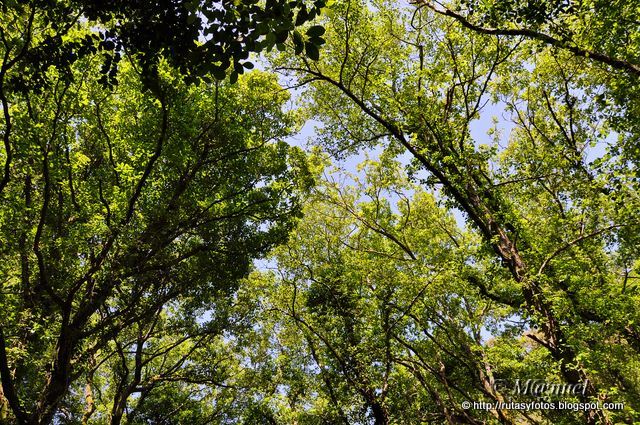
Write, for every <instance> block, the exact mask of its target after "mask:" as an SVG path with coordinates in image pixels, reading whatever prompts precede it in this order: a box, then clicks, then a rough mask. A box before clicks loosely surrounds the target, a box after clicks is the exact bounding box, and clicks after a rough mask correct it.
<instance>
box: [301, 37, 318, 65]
mask: <svg viewBox="0 0 640 425" xmlns="http://www.w3.org/2000/svg"><path fill="white" fill-rule="evenodd" d="M304 48H305V51H306V53H307V57H308V58H309V59H311V60H314V61H317V60H318V59H320V51H319V50H318V46H316V45H315V44H313V43H309V42H306V43H304Z"/></svg>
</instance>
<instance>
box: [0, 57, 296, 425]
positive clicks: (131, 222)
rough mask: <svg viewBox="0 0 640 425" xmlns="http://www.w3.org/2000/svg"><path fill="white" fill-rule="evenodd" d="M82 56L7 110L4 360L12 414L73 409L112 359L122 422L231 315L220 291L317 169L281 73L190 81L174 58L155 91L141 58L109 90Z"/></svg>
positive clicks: (41, 420) (278, 228) (115, 409)
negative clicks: (131, 401)
mask: <svg viewBox="0 0 640 425" xmlns="http://www.w3.org/2000/svg"><path fill="white" fill-rule="evenodd" d="M72 69H73V71H74V75H73V77H74V78H73V82H71V81H69V80H68V79H66V78H63V77H60V76H59V75H57V74H56V73H55V72H54V71H50V74H49V75H48V79H49V80H50V81H51V84H52V89H51V90H48V91H44V92H42V93H41V94H33V93H27V94H24V95H22V96H17V95H16V96H14V97H13V101H12V103H11V104H10V106H9V109H8V110H6V111H5V113H7V114H10V116H11V118H12V126H13V129H12V133H11V134H10V139H9V140H10V143H11V146H12V148H13V159H12V161H11V164H10V172H11V176H12V178H11V179H10V180H9V181H8V183H7V184H6V185H5V187H4V188H3V192H2V196H3V203H2V214H1V224H0V226H1V228H2V246H3V250H2V264H3V265H2V267H1V274H2V281H3V296H2V309H3V311H4V312H5V315H4V317H3V321H2V329H1V330H2V332H1V334H0V336H1V338H0V339H1V341H0V343H1V344H0V353H1V355H0V367H1V369H0V372H1V374H2V388H3V395H4V397H5V398H6V399H7V401H8V404H9V406H10V407H11V411H12V414H13V417H14V419H15V420H16V422H17V423H30V424H45V423H49V422H50V421H51V420H52V418H54V416H56V415H58V414H59V415H65V414H66V412H64V411H59V409H60V407H61V406H64V405H65V404H66V403H70V402H71V401H72V400H73V399H74V397H76V394H77V393H75V392H72V393H69V389H70V388H71V387H72V386H74V387H75V386H77V385H79V383H80V382H81V381H86V382H87V386H88V387H89V388H91V387H92V385H93V383H92V381H91V380H92V376H94V377H95V376H99V375H100V373H102V372H100V370H101V369H99V367H101V366H103V365H104V364H111V365H112V366H113V367H114V372H115V377H114V379H113V380H111V383H110V384H108V385H109V386H110V387H109V388H110V389H109V391H111V394H112V397H113V406H112V409H111V413H110V417H111V421H112V423H119V417H121V416H122V413H123V406H124V405H126V401H127V399H128V397H130V396H131V395H132V394H139V393H141V392H142V393H143V394H145V392H149V391H150V390H151V389H152V388H153V386H154V385H156V386H157V385H160V384H161V383H162V382H165V381H166V382H172V381H180V378H181V377H182V376H183V375H182V374H181V372H182V371H178V370H177V369H179V366H180V364H181V363H184V362H185V360H186V359H187V358H188V357H189V356H190V355H191V353H192V352H195V351H197V349H198V347H200V346H202V345H203V344H204V343H206V342H208V341H210V340H211V339H213V338H215V337H216V336H217V335H220V334H221V332H222V331H223V330H224V328H225V325H224V323H225V318H224V316H225V315H224V308H222V307H220V308H218V307H215V306H217V305H218V304H220V305H221V306H224V305H225V303H226V302H227V301H225V300H226V299H228V297H231V296H232V294H233V293H234V291H235V289H236V288H237V281H238V279H239V278H240V277H242V276H243V275H244V274H245V273H246V272H247V270H248V268H249V266H250V264H251V260H252V259H253V258H256V257H257V256H260V255H262V254H264V253H265V252H266V250H267V249H268V248H269V247H270V246H272V245H273V244H274V243H276V242H279V241H282V240H283V238H284V237H285V236H286V233H287V231H288V229H289V228H290V224H291V221H290V220H291V218H292V217H294V216H295V215H296V214H297V212H296V211H297V206H296V204H297V201H296V191H297V190H298V188H299V187H303V186H304V185H306V184H308V182H307V180H306V177H305V165H304V157H303V155H302V154H301V153H300V152H299V151H298V150H296V149H292V148H289V147H288V145H286V144H285V143H284V142H283V141H282V138H283V137H286V136H287V135H288V134H289V132H290V130H291V128H292V127H293V126H294V125H295V123H294V121H293V117H292V116H291V114H288V113H285V112H283V111H282V104H283V102H284V101H285V100H286V98H287V95H286V93H285V92H282V91H280V90H279V87H278V86H277V84H276V82H275V81H274V78H273V77H270V76H267V75H265V74H262V73H254V74H252V75H251V76H250V77H248V78H246V79H244V80H241V81H240V83H239V84H237V85H234V86H229V85H227V84H222V83H215V84H208V85H201V86H199V87H195V86H193V85H187V84H185V83H183V82H182V81H181V79H180V76H179V75H178V74H177V73H176V72H175V71H173V70H172V69H171V68H169V67H167V66H163V67H161V68H160V75H159V78H158V80H157V81H156V86H157V90H156V91H155V93H151V92H149V91H145V90H144V89H143V87H142V85H141V83H140V79H139V76H138V74H136V72H135V71H134V65H133V64H124V65H121V70H120V76H121V77H120V79H121V81H120V84H119V85H118V87H117V89H115V90H113V91H110V90H108V89H105V88H103V87H102V86H101V85H100V84H99V83H98V82H97V81H96V79H97V78H96V74H97V73H96V63H95V61H94V60H81V61H78V62H76V64H74V66H73V68H72ZM6 134H7V133H5V136H6ZM299 185H302V186H299ZM207 309H213V312H212V314H211V320H210V322H209V321H206V320H204V321H203V319H202V318H201V314H202V313H203V312H204V311H205V310H207ZM219 315H220V316H219ZM158 332H159V333H160V335H166V333H169V332H175V333H178V332H179V333H180V334H181V335H182V336H180V337H178V336H177V335H176V338H177V339H174V340H172V339H171V337H170V336H164V337H163V338H160V339H159V340H158V338H159V336H158V335H159V334H158ZM152 347H157V349H155V350H154V349H153V348H152ZM159 356H162V357H163V358H162V362H161V363H162V364H161V365H159V364H158V362H157V361H155V360H156V359H157V358H158V357H159ZM105 362H109V363H105ZM171 362H173V364H172V363H171ZM174 364H175V365H176V366H174ZM96 368H98V369H96ZM96 370H97V375H96ZM153 373H155V375H153V376H152V374H153ZM96 379H97V378H96ZM185 379H187V378H185ZM94 390H95V387H94ZM63 410H64V409H63ZM70 414H72V416H73V411H71V413H70ZM87 415H88V416H90V413H87ZM80 416H82V413H80Z"/></svg>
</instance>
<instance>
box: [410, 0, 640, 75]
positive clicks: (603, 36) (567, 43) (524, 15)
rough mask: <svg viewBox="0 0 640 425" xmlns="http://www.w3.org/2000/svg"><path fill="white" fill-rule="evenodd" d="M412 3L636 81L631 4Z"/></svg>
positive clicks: (540, 1) (639, 69)
mask: <svg viewBox="0 0 640 425" xmlns="http://www.w3.org/2000/svg"><path fill="white" fill-rule="evenodd" d="M412 3H413V4H415V5H416V6H417V7H418V8H422V7H426V8H429V9H431V10H433V11H434V12H436V13H438V14H441V15H444V16H448V17H451V18H453V19H455V20H456V21H458V22H459V23H460V24H461V25H463V26H464V27H465V28H468V29H470V30H472V31H476V32H478V33H482V34H493V35H503V36H509V37H526V38H529V39H532V40H535V41H537V42H541V43H543V44H547V45H550V46H554V47H557V48H560V49H566V50H568V51H569V52H571V53H572V54H574V55H576V56H580V57H584V58H589V59H591V60H593V61H595V62H600V63H602V64H604V65H606V66H608V67H611V68H613V69H618V70H621V71H624V72H627V73H629V74H631V75H633V76H635V77H638V76H640V64H639V60H640V56H639V53H640V52H638V49H637V44H636V43H635V42H634V41H635V40H637V37H638V31H637V27H638V25H637V24H638V22H637V20H636V15H637V11H636V9H635V8H636V5H635V4H634V3H633V2H617V3H611V2H605V1H562V2H557V1H546V0H538V1H532V2H526V3H523V2H517V1H488V2H485V1H483V2H480V1H476V0H471V1H461V2H451V3H448V2H440V1H428V0H426V1H425V0H417V1H414V2H412Z"/></svg>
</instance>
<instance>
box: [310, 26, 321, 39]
mask: <svg viewBox="0 0 640 425" xmlns="http://www.w3.org/2000/svg"><path fill="white" fill-rule="evenodd" d="M324 33H325V29H324V27H323V26H322V25H314V26H312V27H311V28H309V29H308V30H307V35H308V36H309V37H320V36H321V35H323V34H324Z"/></svg>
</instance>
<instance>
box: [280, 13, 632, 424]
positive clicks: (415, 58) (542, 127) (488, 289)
mask: <svg viewBox="0 0 640 425" xmlns="http://www.w3.org/2000/svg"><path fill="white" fill-rule="evenodd" d="M332 13H333V14H334V17H333V18H332V19H331V20H329V21H327V25H326V28H327V34H326V38H327V48H326V51H325V52H326V54H325V55H324V56H323V59H322V60H321V61H319V62H317V63H314V62H310V61H306V60H304V59H302V60H295V59H291V58H285V59H281V60H280V61H279V62H276V66H277V67H278V68H279V69H280V70H283V71H289V72H293V73H295V75H297V76H298V78H299V80H300V84H308V87H309V91H308V92H307V93H308V95H309V96H310V97H311V99H312V100H313V103H312V106H311V107H310V111H311V112H310V113H312V114H313V116H314V117H316V119H319V120H321V121H322V122H323V124H324V127H323V129H322V131H323V133H324V135H325V137H323V138H322V139H321V140H322V142H323V143H324V144H325V146H327V147H328V148H329V149H331V150H332V151H333V152H340V153H343V154H344V153H345V152H354V151H358V150H359V149H362V148H364V147H367V146H372V145H376V144H379V143H383V146H385V147H386V149H387V150H388V151H389V152H395V153H401V152H406V153H408V154H410V155H411V157H412V158H413V165H412V167H413V170H414V171H416V172H418V171H422V172H426V173H427V177H426V178H425V179H423V183H425V184H426V185H427V187H438V188H439V190H440V193H441V194H442V195H444V197H445V199H447V200H448V202H450V203H451V205H452V206H456V207H457V208H459V209H461V210H462V211H464V212H465V213H466V216H467V218H468V221H469V223H470V224H472V225H473V227H474V228H475V229H476V231H477V232H478V234H479V235H481V236H482V238H483V239H484V241H485V255H493V256H495V257H494V258H495V260H494V261H497V262H498V263H499V264H501V265H502V266H503V267H504V269H505V271H508V273H509V275H510V277H506V276H505V277H504V279H503V280H502V282H499V283H498V284H497V285H492V286H488V285H486V282H483V281H482V279H479V278H478V274H470V275H468V278H469V279H470V283H471V284H473V285H474V286H475V287H476V288H477V290H478V291H479V292H480V293H481V294H482V295H483V296H484V297H485V298H486V299H488V300H492V301H494V302H497V303H499V304H500V305H502V306H506V307H509V308H511V309H512V311H513V312H514V314H516V315H517V316H519V317H524V318H526V321H527V324H528V326H531V327H532V328H534V329H536V330H537V331H536V333H527V337H528V338H529V339H531V340H532V341H534V342H535V343H536V344H539V345H540V346H541V347H544V349H545V350H547V351H548V353H549V355H550V356H551V358H552V359H553V362H554V364H555V366H554V367H555V368H557V370H558V373H559V376H560V377H561V378H562V379H563V380H565V381H566V382H570V383H577V382H584V381H585V380H587V379H588V380H589V382H590V383H591V386H590V388H589V391H588V393H589V394H590V396H591V397H596V395H597V393H600V394H605V395H601V397H619V392H618V391H617V390H612V391H610V392H609V391H606V390H604V389H603V388H620V386H623V387H624V388H625V389H627V388H631V387H633V385H634V384H632V383H630V382H626V383H624V384H622V383H620V381H618V378H616V376H618V377H619V376H621V375H624V373H626V372H629V371H630V369H628V364H629V363H628V362H629V359H633V360H632V361H631V363H632V364H637V363H636V362H637V359H638V341H640V340H639V339H638V335H639V333H638V330H637V328H636V325H635V323H637V317H636V315H637V313H636V309H635V307H634V305H635V304H636V303H637V298H636V295H634V294H631V293H629V292H628V290H626V289H624V290H621V289H620V288H626V287H627V284H628V277H629V276H630V274H629V273H630V269H629V267H628V265H629V264H633V263H634V262H635V261H637V258H636V257H635V255H632V256H631V257H629V253H630V250H629V249H628V248H626V247H630V246H631V245H633V244H635V242H631V240H630V239H629V238H630V234H632V233H633V234H635V233H637V230H636V229H637V225H638V223H639V221H638V218H637V212H634V211H631V210H629V209H628V208H635V207H632V206H631V205H635V199H637V195H635V194H636V193H637V182H635V180H633V178H631V177H630V176H629V173H633V171H631V170H632V169H633V168H628V167H630V165H629V163H628V162H627V163H626V165H623V164H622V162H624V160H622V157H624V156H625V155H627V154H630V152H632V150H627V149H625V148H624V147H623V146H629V142H625V140H626V139H627V137H634V136H632V135H631V134H628V135H627V134H625V135H624V136H622V137H621V138H622V141H621V142H619V143H617V144H616V145H615V147H614V148H613V149H611V151H610V152H609V154H607V155H606V156H605V158H603V159H602V160H598V161H595V162H591V161H589V160H588V159H587V157H586V153H585V152H586V149H588V147H589V146H590V145H594V144H595V143H597V142H598V141H599V140H602V139H601V138H604V137H606V130H607V127H606V124H605V125H602V123H598V122H594V121H593V119H592V117H593V113H595V114H597V115H596V116H598V117H606V115H607V114H615V112H612V110H614V111H615V108H616V106H615V105H612V106H611V107H610V108H609V109H608V110H603V109H598V107H597V105H594V104H593V103H590V102H591V101H592V99H593V98H592V97H590V96H589V95H588V93H594V92H596V91H597V90H598V89H599V88H598V86H596V85H595V84H596V83H595V81H594V80H595V75H599V71H598V70H597V69H591V68H588V67H587V68H586V69H585V66H586V65H585V62H584V61H581V60H580V59H579V58H574V57H571V56H569V55H563V54H557V53H556V52H555V51H553V50H545V51H543V52H538V53H537V54H536V55H535V56H534V55H532V52H531V49H530V44H528V43H525V42H522V41H520V40H512V39H510V38H508V37H501V36H489V35H483V34H476V33H474V32H468V31H467V30H465V29H463V28H459V27H455V26H451V25H450V23H449V21H448V20H447V19H446V18H444V17H439V14H434V13H433V12H430V11H429V9H427V8H422V9H419V10H418V11H416V12H415V13H413V11H410V10H409V11H407V12H406V13H405V14H402V13H399V11H398V7H396V6H393V5H390V4H388V3H387V2H366V3H365V2H355V1H346V2H340V3H336V6H335V7H334V9H333V12H332ZM518 63H530V64H531V68H532V70H528V69H522V68H521V67H520V66H518V65H517V64H518ZM600 87H601V86H600ZM491 102H494V103H498V102H503V103H504V104H506V110H507V112H509V113H512V114H513V115H512V117H513V121H514V124H515V125H516V129H515V131H514V132H513V133H512V135H511V137H510V139H509V140H508V141H505V140H501V139H499V138H497V139H496V140H494V141H493V143H487V144H481V141H480V140H474V139H473V136H472V135H471V134H470V127H471V125H472V124H473V122H474V121H475V120H477V119H478V118H480V117H481V113H482V111H483V110H484V109H485V107H486V106H487V105H488V104H490V103H491ZM603 132H604V135H603ZM631 149H633V148H631ZM625 152H627V153H625ZM631 167H632V166H631ZM613 170H615V172H614V171H613ZM622 181H624V183H622ZM622 199H624V201H622ZM629 243H630V244H631V245H627V244H629ZM632 257H633V258H632ZM622 258H625V259H624V260H622ZM620 260H622V261H620ZM621 276H622V277H621ZM625 276H626V277H625ZM633 276H635V275H633ZM595 294H598V295H597V296H596V295H595ZM604 299H606V300H609V302H613V303H615V305H616V313H612V312H611V310H607V309H606V308H605V307H604V305H603V304H602V300H604ZM578 329H579V330H578ZM523 331H524V330H523ZM595 335H599V336H598V337H597V338H595V339H594V337H595ZM602 341H607V342H611V341H616V343H617V345H616V350H615V351H616V354H614V353H612V352H611V351H610V349H609V348H607V345H606V343H602ZM604 353H607V354H606V355H605V354H604ZM623 353H624V354H623ZM603 356H607V358H608V359H609V362H611V363H609V364H615V366H613V369H614V370H616V371H615V372H614V371H613V370H609V369H607V370H605V369H606V368H605V369H603V366H602V363H601V359H602V358H603ZM618 356H620V357H618ZM614 358H615V359H616V360H613V359H614ZM623 371H624V372H623ZM599 379H602V380H601V381H600V380H599ZM632 393H633V394H637V390H633V391H632ZM625 401H626V402H627V404H628V405H630V406H631V405H635V403H636V402H637V399H636V397H635V396H633V395H632V396H631V397H630V398H629V399H625ZM615 414H616V413H605V412H602V411H591V412H589V413H588V415H587V419H588V421H590V422H595V421H602V422H608V421H611V420H615V419H612V417H611V416H610V415H615ZM613 417H615V416H613Z"/></svg>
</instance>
